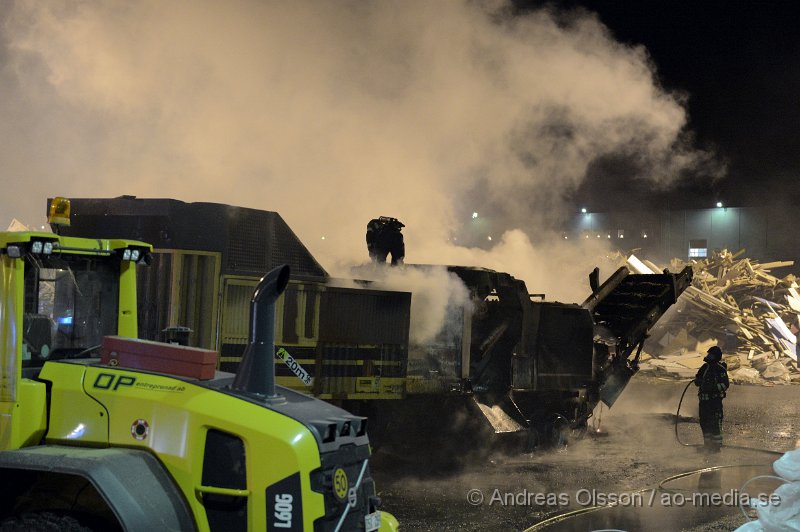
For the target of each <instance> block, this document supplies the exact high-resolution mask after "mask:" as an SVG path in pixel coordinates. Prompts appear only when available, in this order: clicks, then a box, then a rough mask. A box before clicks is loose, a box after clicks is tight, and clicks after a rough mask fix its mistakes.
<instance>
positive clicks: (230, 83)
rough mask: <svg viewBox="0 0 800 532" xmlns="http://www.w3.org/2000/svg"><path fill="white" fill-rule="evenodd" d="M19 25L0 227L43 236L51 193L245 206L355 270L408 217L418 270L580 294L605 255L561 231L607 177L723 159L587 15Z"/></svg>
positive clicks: (93, 7) (304, 4) (341, 13)
mask: <svg viewBox="0 0 800 532" xmlns="http://www.w3.org/2000/svg"><path fill="white" fill-rule="evenodd" d="M0 28H2V30H1V32H0V39H1V42H2V45H0V93H1V94H2V98H0V134H2V136H3V140H4V141H3V142H2V143H0V157H2V160H3V161H4V164H3V169H2V173H3V182H4V184H5V185H6V187H5V193H4V194H3V198H2V199H0V213H2V214H3V215H4V216H5V218H6V219H7V220H10V219H11V218H12V217H16V218H19V219H21V220H23V221H25V222H26V223H28V224H29V225H37V226H38V225H40V224H41V223H43V220H44V212H43V211H44V205H45V198H47V197H48V196H52V195H64V196H74V197H105V196H117V195H121V194H133V195H137V196H139V197H172V198H177V199H181V200H184V201H213V202H221V203H230V204H234V205H240V206H246V207H254V208H259V209H265V210H274V211H278V212H280V213H281V215H282V216H283V217H284V218H285V219H286V220H287V221H288V223H289V224H290V225H291V226H292V227H293V228H294V230H295V231H296V232H297V233H298V235H299V236H300V237H301V238H302V239H303V240H304V241H305V243H306V244H307V245H308V247H309V248H310V250H311V251H312V253H314V254H315V255H317V257H318V259H319V260H320V261H321V262H322V263H323V264H325V265H326V267H327V268H328V269H330V270H332V271H334V272H336V271H337V270H338V271H340V272H341V271H346V270H344V269H343V268H339V267H340V266H346V265H351V264H353V263H357V262H361V261H363V260H364V259H366V249H365V245H364V241H363V238H364V237H363V235H364V228H365V225H366V222H367V221H368V220H369V219H371V218H373V217H375V216H378V215H388V216H395V217H397V218H399V219H401V220H402V221H403V222H404V223H405V224H406V226H407V227H406V230H405V234H406V243H407V248H408V253H407V261H408V262H418V263H440V264H441V263H456V262H460V263H462V264H474V265H479V266H485V267H491V268H496V269H503V270H505V271H509V272H510V273H512V274H514V275H516V276H517V277H521V278H525V279H526V280H527V281H528V286H529V289H530V290H531V291H548V292H551V293H555V295H556V296H557V297H563V298H564V299H571V300H580V299H581V298H582V297H583V296H584V295H585V293H586V289H585V288H584V287H585V282H584V281H583V279H584V278H585V274H586V273H588V271H589V270H590V269H591V267H592V266H593V262H594V261H595V257H596V256H597V254H598V252H600V253H601V252H602V251H603V249H602V247H598V245H597V244H593V245H594V246H595V248H594V249H587V248H585V247H577V246H576V244H573V243H572V242H568V243H564V242H560V241H559V239H558V238H557V237H554V236H552V235H551V234H550V232H549V231H550V230H551V229H552V228H553V227H555V226H556V225H557V223H558V222H559V221H560V220H562V219H563V217H564V216H565V213H566V212H567V211H566V210H565V205H564V197H565V195H567V194H569V193H570V191H573V190H574V189H575V188H576V187H577V186H579V185H580V184H581V182H582V181H583V180H584V179H586V178H587V169H589V168H590V166H591V165H592V163H593V162H595V161H597V160H599V159H601V158H609V157H624V158H626V160H629V161H633V162H635V166H636V168H637V171H638V172H639V174H640V177H641V179H645V180H650V181H651V182H652V183H653V186H666V185H668V184H669V183H670V182H672V181H673V180H674V179H676V178H677V176H679V175H680V174H681V173H682V172H687V171H691V170H692V169H693V168H696V167H697V165H701V164H706V163H707V162H708V160H709V156H708V154H706V153H703V152H701V151H698V150H694V149H693V148H692V147H691V146H690V145H688V144H687V141H686V139H687V133H686V131H685V125H686V114H685V110H684V108H683V106H682V103H681V101H680V100H679V99H678V98H677V97H675V96H674V95H672V94H669V93H666V92H665V91H663V90H662V89H661V88H660V87H659V85H658V83H657V82H656V78H655V74H654V65H652V64H651V62H650V60H649V58H648V55H647V52H646V50H644V49H643V48H642V47H631V46H626V45H623V44H620V43H619V42H616V41H615V40H614V39H613V37H612V36H611V35H610V32H609V31H608V30H607V28H605V27H604V26H603V25H602V24H601V23H600V22H599V20H598V19H597V17H596V16H594V15H592V14H591V13H588V12H583V11H580V12H574V11H570V12H562V11H558V10H555V9H553V8H543V9H541V10H538V11H533V12H530V13H527V14H524V15H519V14H513V13H512V11H511V9H510V8H509V6H508V5H507V4H505V3H504V2H501V1H466V0H464V1H456V0H452V1H437V2H427V1H422V0H411V1H408V2H389V1H382V2H361V1H356V0H351V1H346V0H340V1H330V2H311V1H295V2H277V1H256V0H232V1H229V2H216V1H213V0H197V1H193V2H160V1H157V0H140V1H134V2H130V1H127V0H125V1H123V0H106V1H101V2H88V1H81V0H52V1H49V2H26V1H18V2H12V3H11V4H9V3H5V4H4V8H3V12H2V13H0ZM472 212H478V213H479V214H480V220H482V221H483V220H485V223H486V224H488V225H486V226H479V224H470V223H469V217H470V215H471V214H472ZM487 227H491V229H487ZM470 232H473V233H474V234H470ZM459 235H460V236H461V239H460V240H459V239H458V236H459ZM323 237H324V238H323ZM489 237H491V238H492V240H491V243H488V239H489ZM531 239H533V242H532V241H531ZM464 241H467V242H477V241H481V242H484V243H485V245H483V246H481V247H489V246H492V245H494V247H493V248H492V249H491V250H490V251H485V250H480V249H471V248H465V247H460V244H459V243H460V242H464ZM525 276H530V277H525ZM579 285H580V286H581V288H580V289H576V287H578V286H579Z"/></svg>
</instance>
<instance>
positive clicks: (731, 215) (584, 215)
mask: <svg viewBox="0 0 800 532" xmlns="http://www.w3.org/2000/svg"><path fill="white" fill-rule="evenodd" d="M797 211H798V209H797V208H796V207H792V206H788V205H784V206H781V205H770V206H764V207H716V208H713V209H694V210H655V211H629V212H610V213H603V212H580V213H578V214H577V215H576V216H575V217H573V218H572V220H571V221H570V222H569V223H568V228H567V230H566V231H565V232H564V237H565V238H569V239H571V238H582V239H590V238H593V239H600V238H603V239H607V240H612V241H614V246H615V247H617V248H619V249H621V250H632V249H636V248H640V249H641V252H640V254H641V255H642V256H644V257H647V258H649V259H651V260H653V261H656V262H659V263H663V264H666V263H668V262H669V260H670V259H672V258H676V257H677V258H681V259H684V260H685V259H690V258H705V257H706V256H710V255H711V254H712V253H713V252H714V251H717V250H721V249H728V250H729V251H732V252H736V251H738V250H740V249H745V250H746V251H745V254H744V256H746V257H748V258H751V259H756V260H758V261H759V262H771V261H777V260H794V261H795V266H794V267H793V268H787V269H786V271H787V273H788V271H789V270H791V271H792V272H793V273H800V267H798V265H800V234H799V233H798V228H797V222H798V218H800V217H798V212H797Z"/></svg>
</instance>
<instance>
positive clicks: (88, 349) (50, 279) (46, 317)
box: [22, 254, 119, 368]
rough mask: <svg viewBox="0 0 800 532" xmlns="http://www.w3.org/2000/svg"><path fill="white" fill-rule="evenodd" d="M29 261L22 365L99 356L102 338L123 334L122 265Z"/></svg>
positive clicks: (71, 259) (82, 259) (70, 259)
mask: <svg viewBox="0 0 800 532" xmlns="http://www.w3.org/2000/svg"><path fill="white" fill-rule="evenodd" d="M24 262H25V266H24V268H25V272H24V293H25V302H24V311H23V318H22V367H23V368H36V367H41V366H42V365H43V364H44V362H45V361H47V360H57V359H63V358H72V357H75V356H91V355H94V356H98V353H96V349H95V348H96V347H97V346H99V345H100V341H101V339H102V337H103V336H110V335H115V334H117V309H118V308H119V301H118V299H119V298H118V293H119V263H118V261H112V260H98V258H97V257H86V256H80V255H59V256H53V255H49V256H36V255H34V254H28V255H26V256H25V257H24Z"/></svg>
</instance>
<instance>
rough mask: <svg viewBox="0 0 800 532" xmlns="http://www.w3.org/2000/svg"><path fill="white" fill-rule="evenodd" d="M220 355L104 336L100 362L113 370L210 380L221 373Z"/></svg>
mask: <svg viewBox="0 0 800 532" xmlns="http://www.w3.org/2000/svg"><path fill="white" fill-rule="evenodd" d="M218 357H219V355H218V353H217V352H216V351H211V350H209V349H200V348H198V347H187V346H185V345H176V344H165V343H162V342H151V341H149V340H137V339H134V338H124V337H122V336H104V337H103V344H102V348H101V351H100V360H101V362H102V363H103V364H107V365H109V366H118V367H120V368H130V369H142V370H145V371H155V372H158V373H166V374H169V375H178V376H181V377H191V378H193V379H200V380H208V379H213V378H214V372H215V371H216V369H217V358H218Z"/></svg>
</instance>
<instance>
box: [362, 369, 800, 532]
mask: <svg viewBox="0 0 800 532" xmlns="http://www.w3.org/2000/svg"><path fill="white" fill-rule="evenodd" d="M685 386H686V381H684V382H677V381H667V380H661V379H656V378H653V377H646V376H643V375H637V376H636V377H634V379H633V380H632V381H631V383H630V385H629V386H628V388H627V389H626V390H625V391H624V392H623V394H622V396H621V397H620V399H619V400H618V402H617V403H616V404H615V405H614V407H613V409H611V410H608V409H606V408H603V409H602V410H598V411H596V412H595V416H594V418H593V419H591V420H590V433H589V435H587V436H586V437H584V438H582V439H580V440H573V441H571V442H570V443H569V444H568V445H567V446H566V448H563V449H559V450H550V451H534V452H531V453H525V452H523V451H521V450H520V451H518V452H512V453H506V452H499V451H497V450H496V449H497V447H498V445H497V443H496V442H489V443H488V444H487V447H486V448H485V449H484V450H483V452H481V453H475V452H474V451H475V446H476V445H477V444H476V443H475V442H472V441H469V439H468V438H465V439H463V440H462V441H459V442H453V445H452V447H451V448H447V449H444V448H439V445H438V444H433V443H430V442H420V444H419V451H420V453H419V454H415V453H411V452H402V453H400V454H398V453H397V452H396V451H392V450H391V449H381V450H378V452H376V454H375V456H374V457H373V460H372V466H371V467H372V472H373V477H374V478H375V481H376V483H377V487H378V492H379V495H380V497H381V499H382V501H383V508H384V509H385V510H387V511H389V512H391V513H393V514H394V515H395V517H397V518H398V520H399V521H400V524H401V527H402V529H403V530H424V531H440V530H459V531H461V530H476V531H477V530H526V529H528V528H531V527H534V528H533V529H534V530H548V531H549V530H581V531H586V530H601V529H617V530H670V531H677V530H687V531H692V532H699V531H711V530H713V531H718V530H733V529H735V528H736V527H738V526H739V525H741V524H743V523H744V522H745V520H746V519H745V517H744V515H743V514H742V513H741V510H740V509H739V506H738V504H737V503H738V496H739V491H738V490H739V489H740V488H741V486H742V484H744V483H745V482H747V481H748V480H749V479H751V478H753V477H754V476H756V475H760V474H769V473H771V464H772V462H773V461H774V460H775V459H776V458H778V456H779V455H777V454H769V453H766V452H763V451H759V450H756V449H769V450H773V451H781V452H784V451H787V450H791V449H794V448H795V447H796V446H798V445H800V441H799V440H800V423H797V422H796V420H798V419H800V415H799V414H800V387H799V386H788V385H778V386H771V387H762V386H747V385H734V386H732V388H731V389H730V390H729V393H728V398H727V399H726V400H725V403H724V405H725V419H724V421H723V432H724V436H725V443H726V445H728V447H724V448H723V449H722V451H721V452H720V453H719V454H711V455H709V454H706V453H704V452H700V451H699V449H698V448H697V447H687V446H684V445H682V444H681V443H680V442H679V441H678V439H676V435H675V412H676V409H677V406H678V401H679V399H680V396H681V392H683V390H684V388H685ZM695 393H696V392H695V390H694V389H693V387H691V388H690V390H689V391H688V392H687V394H686V398H685V399H684V402H683V405H682V406H681V422H680V423H679V424H678V438H679V439H680V440H681V441H682V442H683V443H686V444H698V443H701V442H702V436H701V433H700V429H699V425H698V423H697V419H696V416H697V398H696V395H695ZM434 445H436V448H433V446H434ZM733 446H738V447H733ZM740 447H747V448H752V450H750V449H743V448H740ZM461 454H464V455H466V454H470V455H471V456H472V458H471V459H470V460H468V461H467V462H466V463H463V464H460V465H459V466H458V467H453V466H452V463H451V461H448V460H444V461H443V462H445V463H448V465H447V466H442V467H438V466H437V465H436V460H435V459H432V457H434V456H444V457H447V456H448V455H449V456H450V457H452V456H458V455H461ZM476 455H477V456H476ZM717 466H724V467H721V468H717V469H714V468H715V467H717ZM703 469H708V470H707V471H705V472H701V471H700V470H703ZM691 472H695V473H691ZM686 473H689V474H686ZM682 474H685V475H683V476H681V475H682ZM671 477H676V478H672V479H671ZM777 485H778V484H777V483H776V482H775V481H768V480H764V481H758V482H756V483H755V484H751V485H750V486H749V487H748V489H747V491H748V492H749V493H750V494H758V493H762V492H763V493H764V494H765V495H769V494H770V493H771V491H772V490H773V489H774V488H775V487H776V486H777ZM695 494H700V495H695ZM702 494H705V495H702ZM712 494H716V495H714V496H713V497H712ZM609 502H612V503H613V502H617V503H618V504H616V505H613V506H612V507H610V508H604V509H602V510H597V511H591V512H589V511H586V510H587V509H590V508H591V507H593V506H606V505H607V503H609ZM558 515H569V518H568V519H563V520H561V521H558V522H555V523H551V520H552V519H553V517H554V516H558ZM545 525H547V526H545Z"/></svg>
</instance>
